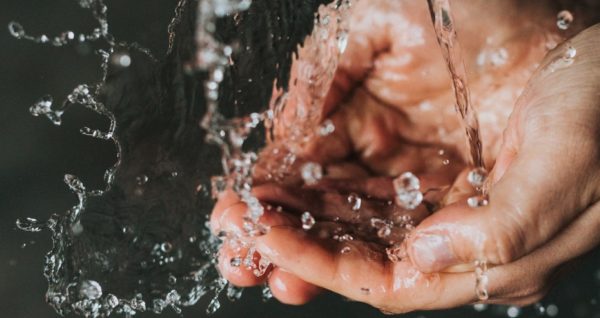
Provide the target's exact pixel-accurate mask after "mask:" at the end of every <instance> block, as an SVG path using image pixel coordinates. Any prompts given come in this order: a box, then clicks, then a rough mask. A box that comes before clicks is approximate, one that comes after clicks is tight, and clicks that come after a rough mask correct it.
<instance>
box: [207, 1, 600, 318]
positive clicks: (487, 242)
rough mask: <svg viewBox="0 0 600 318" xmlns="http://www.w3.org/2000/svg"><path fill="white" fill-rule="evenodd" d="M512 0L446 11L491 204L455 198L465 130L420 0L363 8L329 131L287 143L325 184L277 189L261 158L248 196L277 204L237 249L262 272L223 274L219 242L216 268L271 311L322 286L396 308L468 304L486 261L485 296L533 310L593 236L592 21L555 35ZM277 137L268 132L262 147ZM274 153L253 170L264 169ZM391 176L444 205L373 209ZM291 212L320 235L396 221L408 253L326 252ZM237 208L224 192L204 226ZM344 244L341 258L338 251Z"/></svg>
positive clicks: (598, 117) (596, 72) (543, 17)
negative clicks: (264, 293)
mask: <svg viewBox="0 0 600 318" xmlns="http://www.w3.org/2000/svg"><path fill="white" fill-rule="evenodd" d="M524 2H529V1H505V0H502V1H469V3H468V6H465V4H464V3H462V2H456V1H455V3H456V4H455V5H454V7H453V9H454V17H455V20H456V24H457V30H458V32H459V40H460V41H461V44H462V46H463V51H464V53H465V56H464V58H465V62H466V65H467V69H468V74H469V82H470V84H471V92H472V96H473V101H474V104H475V105H476V106H477V108H478V111H479V114H480V121H481V126H482V139H483V140H482V141H483V145H484V157H485V159H486V165H487V167H488V169H490V170H491V172H490V177H489V178H490V184H489V202H490V203H489V205H488V206H485V207H480V208H471V207H469V206H467V204H466V199H467V198H468V197H469V196H471V195H473V192H474V190H473V189H472V187H470V186H469V185H468V184H467V183H466V181H465V175H466V171H468V170H469V167H468V164H467V162H468V160H467V159H466V157H465V154H466V153H467V151H466V147H465V142H464V133H463V130H462V129H461V128H460V123H459V121H458V117H457V116H456V114H455V113H454V109H453V107H452V98H453V95H452V91H451V89H450V82H449V77H448V74H447V71H446V69H445V65H444V62H443V60H442V57H441V54H440V51H439V48H438V47H437V43H436V41H435V38H434V35H433V31H432V29H431V26H430V21H429V15H428V12H427V8H426V3H425V1H385V0H370V1H369V0H362V2H360V3H359V5H358V6H357V7H355V8H354V13H353V16H352V20H351V25H352V28H351V31H350V36H349V43H348V48H347V50H346V51H345V53H344V55H343V56H342V58H341V61H340V66H339V68H338V71H337V73H336V76H335V79H334V83H333V85H332V87H331V89H330V90H329V94H328V96H327V99H326V102H325V103H324V104H321V105H319V106H318V107H321V108H322V109H321V110H320V111H321V113H322V118H321V119H322V120H324V119H327V118H328V119H331V120H332V122H333V123H334V124H335V127H336V129H335V132H334V133H333V134H331V135H329V136H326V137H319V138H316V139H315V140H311V141H310V142H309V143H308V144H306V145H303V146H302V149H300V150H299V158H300V160H310V161H316V162H319V163H321V164H322V165H323V166H324V168H325V171H326V176H325V178H324V180H322V181H321V182H320V183H319V184H317V185H311V186H306V185H303V184H302V183H301V182H300V181H298V178H297V176H293V175H292V176H290V177H289V179H288V180H286V182H285V183H283V184H282V183H279V184H277V183H274V182H268V181H266V180H265V178H264V176H261V175H264V172H260V165H259V167H258V168H257V169H258V170H259V172H257V173H256V180H255V188H254V194H255V195H256V197H257V198H258V199H259V200H261V202H263V203H264V205H265V206H271V205H272V206H281V207H283V210H282V211H276V210H275V209H266V211H265V215H264V216H263V217H262V219H261V222H262V223H264V224H267V225H270V226H271V229H270V231H268V233H267V234H265V235H262V236H258V237H254V238H248V240H251V241H253V242H254V243H255V244H256V247H257V249H258V251H259V253H260V254H261V255H264V256H266V257H268V259H269V260H270V261H271V262H272V263H273V265H272V266H271V267H270V268H269V270H268V271H267V273H266V274H265V275H263V276H262V277H256V276H254V275H253V274H252V273H251V272H250V271H248V270H247V269H245V268H244V267H232V266H231V264H230V262H229V260H230V259H231V258H232V257H233V256H235V255H234V254H235V253H234V252H232V250H231V248H230V247H229V246H228V244H227V242H225V244H224V246H223V248H222V250H221V252H220V256H219V257H220V258H219V259H220V262H219V267H220V270H221V273H222V275H223V276H224V277H225V278H227V279H228V280H229V281H230V282H232V283H233V284H236V285H239V286H253V285H258V284H261V283H264V282H267V283H268V284H269V286H270V287H271V290H272V292H273V295H274V296H275V297H276V298H277V299H279V300H280V301H281V302H283V303H288V304H303V303H306V302H308V301H309V300H310V299H312V298H313V297H315V296H316V295H318V294H319V293H320V292H321V291H322V290H323V289H326V290H330V291H333V292H335V293H338V294H340V295H343V296H345V297H348V298H350V299H353V300H357V301H361V302H365V303H368V304H370V305H372V306H374V307H377V308H379V309H382V310H385V311H387V312H393V313H401V312H407V311H413V310H426V309H444V308H451V307H456V306H460V305H465V304H470V303H475V302H478V301H479V300H478V299H477V297H476V295H475V291H474V284H475V283H474V282H475V276H474V273H473V264H474V263H475V261H476V260H482V259H484V260H486V261H487V262H488V264H489V266H490V269H489V271H488V277H489V286H488V288H487V290H488V293H489V299H488V300H486V302H488V303H500V304H513V305H527V304H531V303H534V302H536V301H539V300H540V299H541V298H542V297H543V296H544V295H545V293H546V292H547V290H548V289H549V288H550V287H551V285H552V283H553V282H554V280H555V278H556V277H557V276H558V275H559V274H560V273H562V272H564V270H565V269H566V268H568V267H569V265H570V264H571V263H573V261H575V260H576V259H577V258H579V257H581V256H583V255H585V254H586V253H588V252H589V251H591V250H593V249H594V248H596V247H597V246H598V244H599V243H600V235H598V229H600V203H599V201H600V25H595V26H589V25H588V26H586V25H583V24H582V23H579V24H578V23H575V24H574V25H573V26H571V29H570V30H569V31H568V32H567V33H561V32H559V31H558V30H557V29H556V26H555V17H556V11H555V10H554V8H546V7H544V5H543V4H542V2H539V3H535V1H533V3H532V2H529V4H523V3H524ZM481 12H486V14H481ZM415 30H417V31H415ZM418 30H421V31H418ZM419 32H421V33H419ZM419 34H420V37H419V36H416V35H419ZM415 36H416V37H415ZM571 36H572V38H570V39H569V43H570V45H571V46H572V47H574V48H575V49H576V51H577V53H576V56H575V58H574V60H573V63H572V64H571V65H569V66H568V67H564V68H559V69H556V70H555V71H553V72H549V71H546V70H547V69H548V65H549V64H551V63H552V62H553V61H555V60H557V59H558V58H560V57H561V56H562V55H563V54H564V52H565V50H566V48H567V46H568V45H567V44H561V45H559V46H558V47H557V48H555V49H553V50H550V51H548V48H547V45H548V43H549V42H552V41H556V42H558V43H560V42H561V41H562V40H563V37H571ZM411 37H412V38H411ZM399 39H403V41H400V40H399ZM307 45H310V43H307ZM500 48H502V49H505V50H506V52H507V53H508V54H507V55H506V56H507V58H506V59H504V60H502V59H500V60H498V59H497V57H498V55H497V53H498V52H499V51H498V50H499V49H500ZM486 50H487V51H486ZM482 52H483V53H482ZM494 54H496V55H494ZM495 58H496V59H495ZM299 91H302V90H301V89H297V92H296V94H300V93H299ZM290 94H294V88H292V91H291V92H290ZM293 107H294V106H293V105H292V106H290V107H289V108H290V109H293ZM276 128H277V127H276ZM286 137H287V134H286V133H285V132H284V129H276V138H275V142H274V143H273V144H271V145H270V146H269V147H271V148H272V147H276V146H275V145H276V144H277V143H278V142H279V143H285V142H286ZM287 142H289V140H288V141H287ZM271 148H267V150H265V151H264V152H263V153H262V158H261V162H268V161H269V160H270V159H269V158H271V154H270V152H269V151H268V150H269V149H271ZM440 150H443V151H442V152H440ZM440 153H441V155H440ZM445 160H448V161H445ZM448 162H449V163H448ZM404 171H412V172H413V173H414V174H415V175H417V176H418V177H419V178H420V179H421V183H422V188H424V189H430V188H439V187H443V186H444V185H452V187H451V188H450V189H445V190H444V191H442V192H441V194H439V195H438V196H437V197H436V196H435V194H434V195H433V197H432V200H434V201H435V200H437V202H438V203H439V205H440V206H441V209H439V210H437V211H436V212H435V213H433V214H431V213H430V211H428V210H427V209H425V208H424V207H423V206H421V207H419V208H417V209H416V210H414V211H401V212H399V210H398V208H397V207H395V206H389V205H386V204H382V203H381V202H383V201H387V200H389V199H391V198H392V196H393V191H392V184H391V178H392V177H395V176H398V175H399V174H401V173H402V172H404ZM348 192H355V193H358V194H359V195H361V196H362V197H363V205H362V209H363V210H361V216H360V217H355V214H353V213H354V212H353V211H351V207H350V206H349V205H348V204H347V202H346V201H345V198H346V196H347V193H348ZM302 211H310V212H311V213H312V214H313V215H314V216H315V218H316V219H317V222H318V223H319V221H321V223H322V224H323V226H325V227H327V226H328V225H330V224H332V222H331V221H333V220H336V221H340V220H341V221H342V222H344V224H345V225H344V226H348V227H352V226H355V225H356V224H359V223H360V222H365V220H366V219H368V218H370V217H372V216H390V215H397V214H398V213H406V214H408V215H410V217H411V218H412V219H413V220H414V221H415V224H416V225H417V224H418V225H417V226H416V228H415V229H412V230H410V231H409V233H408V236H407V239H406V241H405V242H404V246H405V247H406V251H407V253H408V255H407V256H406V257H405V258H404V259H402V260H401V261H398V262H392V261H390V260H389V259H387V258H386V257H385V254H383V256H382V254H381V252H382V248H381V246H380V245H379V244H378V243H377V242H375V241H376V239H374V240H373V241H371V240H369V239H368V235H365V236H360V237H359V238H358V239H356V240H354V241H352V242H350V243H348V242H346V243H331V242H330V241H327V240H324V239H322V238H318V237H316V235H313V234H314V233H313V232H314V231H312V232H311V231H309V232H306V231H304V230H302V229H301V228H300V219H299V213H301V212H302ZM245 213H246V206H245V204H244V203H242V202H241V201H240V200H239V198H238V197H237V196H236V195H235V194H234V193H233V192H231V191H227V192H224V193H222V194H221V195H220V196H219V200H218V202H217V204H216V206H215V208H214V210H213V214H212V217H211V225H212V227H213V231H214V232H215V233H216V232H219V231H228V230H234V229H236V228H237V229H239V228H241V224H242V218H243V216H244V215H245ZM336 217H337V218H339V219H336ZM344 246H349V247H351V250H350V252H348V253H344V254H342V253H340V248H342V247H344ZM242 253H245V251H242Z"/></svg>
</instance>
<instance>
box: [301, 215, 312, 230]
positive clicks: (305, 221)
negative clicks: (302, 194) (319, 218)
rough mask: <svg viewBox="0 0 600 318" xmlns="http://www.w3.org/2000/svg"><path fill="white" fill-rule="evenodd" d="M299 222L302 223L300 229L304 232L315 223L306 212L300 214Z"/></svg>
mask: <svg viewBox="0 0 600 318" xmlns="http://www.w3.org/2000/svg"><path fill="white" fill-rule="evenodd" d="M300 220H301V221H302V228H303V229H304V230H306V231H308V230H310V229H312V227H313V226H314V225H315V223H316V221H315V218H314V217H313V216H312V215H311V214H310V212H308V211H306V212H304V213H302V216H301V217H300Z"/></svg>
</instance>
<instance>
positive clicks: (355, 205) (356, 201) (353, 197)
mask: <svg viewBox="0 0 600 318" xmlns="http://www.w3.org/2000/svg"><path fill="white" fill-rule="evenodd" d="M347 200H348V203H349V204H350V208H351V209H352V211H358V210H360V207H361V205H362V199H361V198H360V197H359V196H358V194H356V193H351V194H350V195H348V198H347Z"/></svg>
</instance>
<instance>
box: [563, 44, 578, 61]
mask: <svg viewBox="0 0 600 318" xmlns="http://www.w3.org/2000/svg"><path fill="white" fill-rule="evenodd" d="M576 55H577V49H575V48H574V47H572V46H570V45H569V46H567V49H566V50H565V53H564V54H563V59H564V60H565V61H568V60H573V59H574V58H575V56H576Z"/></svg>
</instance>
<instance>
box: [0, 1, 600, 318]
mask: <svg viewBox="0 0 600 318" xmlns="http://www.w3.org/2000/svg"><path fill="white" fill-rule="evenodd" d="M282 1H283V0H282ZM175 3H176V1H175V0H113V1H107V4H108V6H109V25H110V28H111V32H112V33H113V35H115V37H116V38H117V39H119V40H123V41H135V42H139V43H140V44H142V45H143V46H145V47H147V48H149V49H150V50H151V51H152V52H153V53H154V54H155V55H156V56H157V57H158V58H161V57H162V56H163V55H164V52H165V51H166V46H167V24H168V22H169V21H170V19H171V17H172V15H173V10H174V7H175ZM12 20H16V21H19V22H20V23H21V24H23V26H24V27H25V29H26V31H27V32H28V33H31V34H39V33H40V32H43V33H47V34H49V35H53V34H58V33H60V32H62V31H64V30H66V29H70V30H74V31H87V30H90V29H91V28H92V27H94V21H93V20H92V19H91V15H90V13H89V12H87V11H84V10H82V9H80V8H79V7H78V5H77V4H76V1H74V0H53V1H36V0H2V4H1V7H0V317H14V318H20V317H56V316H57V315H56V314H55V313H54V312H53V310H52V309H51V308H50V307H49V306H48V305H46V304H45V302H44V292H45V290H46V281H45V279H44V277H43V275H42V267H43V256H44V253H45V252H46V251H48V250H49V249H50V239H49V235H48V233H46V232H42V233H34V234H32V233H25V232H22V231H19V230H17V229H16V227H15V220H16V219H17V218H20V217H34V218H39V219H40V220H45V219H47V218H48V217H49V215H50V214H51V213H63V212H64V211H66V210H67V209H69V208H70V207H71V206H72V205H73V204H75V202H76V198H75V196H74V195H73V194H72V193H70V192H69V191H68V190H67V188H66V186H65V185H64V183H63V181H62V179H63V175H64V174H65V173H73V174H76V175H78V176H80V177H81V179H82V180H84V182H85V183H86V185H89V186H90V187H94V188H99V187H100V186H101V185H102V184H103V181H102V174H103V172H104V170H105V169H106V168H107V167H109V166H110V165H112V163H113V162H114V149H113V146H112V145H111V143H109V142H103V141H98V140H95V139H91V138H89V137H85V136H82V135H81V134H79V128H80V127H81V126H83V125H84V124H90V123H91V124H92V125H93V123H97V122H98V117H97V116H96V115H94V114H91V113H90V112H87V111H85V110H81V109H80V108H74V109H72V110H70V111H69V112H67V113H66V115H65V116H64V117H63V119H64V120H63V122H64V123H63V126H62V127H55V126H53V125H52V124H51V123H50V121H48V120H46V119H45V118H35V117H32V116H31V115H30V114H29V112H28V108H29V106H30V105H31V104H32V103H34V102H35V101H36V100H37V99H38V98H39V97H41V96H43V95H45V94H51V95H53V96H54V97H55V100H61V99H63V98H64V97H65V96H66V94H67V93H68V92H70V90H72V88H73V87H75V86H76V85H77V84H80V83H95V82H97V81H98V79H99V78H100V75H101V74H100V70H99V68H98V65H99V63H98V61H99V58H98V57H97V56H96V55H95V54H93V49H92V48H91V47H90V46H87V45H77V46H75V45H70V46H67V47H64V48H54V47H51V46H48V45H36V44H34V43H31V42H27V41H18V40H16V39H14V38H12V37H11V36H10V35H9V33H8V30H7V28H6V25H7V24H8V23H9V22H10V21H12ZM599 265H600V257H599V253H598V252H596V253H595V254H594V255H591V256H589V257H587V258H586V259H585V260H583V262H582V264H581V265H580V267H579V270H577V271H576V272H574V273H572V274H570V275H569V276H568V277H566V278H564V279H563V280H562V282H561V283H560V284H559V286H557V288H555V289H554V291H553V292H552V293H551V294H550V295H549V296H548V297H546V299H545V300H544V301H543V302H542V304H543V305H545V306H547V305H549V304H556V305H557V306H558V308H559V315H558V316H559V317H594V318H597V317H600V306H599V305H598V304H597V302H598V301H599V300H600V293H599V291H600V288H599V287H600V270H599V268H600V266H599ZM400 301H401V300H400ZM205 308H206V301H201V302H200V303H199V304H198V305H196V306H195V307H193V308H187V309H185V310H184V312H183V314H184V316H186V317H190V316H193V317H203V316H205V314H204V309H205ZM167 312H168V311H167ZM505 312H506V307H493V308H490V309H487V310H486V311H484V312H483V313H476V312H475V311H474V310H473V309H472V308H470V307H468V308H462V309H457V310H453V311H446V312H437V313H415V314H410V315H405V316H410V317H419V316H425V317H490V316H496V314H503V313H505ZM238 315H239V316H242V317H282V316H286V317H290V318H291V317H380V316H382V314H380V313H379V312H378V311H377V310H375V309H372V308H370V307H369V306H366V305H363V304H357V303H352V302H347V301H344V300H342V299H340V298H339V297H336V296H333V295H325V296H322V297H320V298H319V299H317V300H316V301H314V302H312V303H311V304H309V305H306V306H303V307H299V308H297V307H290V306H285V305H281V304H279V303H277V301H275V300H271V301H269V302H268V303H266V304H265V303H263V302H262V301H261V298H260V296H259V294H258V291H257V290H252V291H247V292H246V294H245V295H244V296H243V297H242V300H240V301H238V302H236V303H229V302H228V301H223V306H222V308H221V310H219V311H218V312H217V314H216V315H215V316H214V317H233V316H238ZM137 316H141V317H146V316H154V315H153V314H138V315H137ZM165 316H173V317H175V316H177V315H175V314H173V313H169V314H167V315H165ZM535 316H537V314H536V313H534V309H533V308H527V309H524V310H523V313H522V314H521V317H535Z"/></svg>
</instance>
